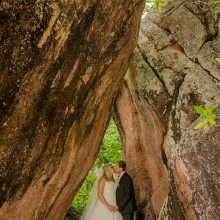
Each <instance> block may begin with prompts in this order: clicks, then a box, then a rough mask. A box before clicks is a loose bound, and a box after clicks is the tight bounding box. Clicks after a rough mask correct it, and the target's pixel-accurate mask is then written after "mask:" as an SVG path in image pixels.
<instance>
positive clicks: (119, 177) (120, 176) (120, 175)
mask: <svg viewBox="0 0 220 220" xmlns="http://www.w3.org/2000/svg"><path fill="white" fill-rule="evenodd" d="M125 172H126V171H124V172H123V173H121V174H119V176H118V183H119V181H120V179H121V178H122V176H123V175H124V173H125Z"/></svg>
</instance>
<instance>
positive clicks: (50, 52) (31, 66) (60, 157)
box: [0, 0, 144, 220]
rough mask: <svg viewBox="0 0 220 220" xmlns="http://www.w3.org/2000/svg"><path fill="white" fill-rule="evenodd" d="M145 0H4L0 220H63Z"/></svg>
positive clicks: (99, 133) (92, 152)
mask: <svg viewBox="0 0 220 220" xmlns="http://www.w3.org/2000/svg"><path fill="white" fill-rule="evenodd" d="M143 7H144V2H143V1H142V0H120V1H119V0H114V1H106V0H102V1H98V0H90V1H65V0H62V1H53V2H48V1H25V0H21V1H1V3H0V9H1V10H0V15H1V16H0V22H1V26H0V33H1V34H0V42H1V43H0V48H1V50H0V51H1V54H0V62H1V66H0V69H1V75H0V90H1V92H0V114H1V118H0V145H1V147H0V207H1V208H0V219H9V220H10V219H16V220H23V219H36V220H39V219H40V220H42V219H48V220H51V219H53V220H56V219H62V218H63V217H64V214H65V212H66V211H67V209H68V208H69V206H70V204H71V202H72V200H73V198H74V195H75V194H76V192H77V190H78V189H79V187H80V184H81V183H82V181H83V179H84V178H85V176H86V174H87V172H88V171H89V169H90V167H91V165H92V164H93V162H94V160H95V157H96V155H97V151H98V149H99V146H100V142H101V140H102V137H103V134H104V131H105V128H106V125H107V123H108V120H109V116H110V110H111V105H112V102H113V97H114V95H115V92H116V90H117V87H118V84H119V82H120V81H121V79H122V78H123V76H124V74H125V72H126V70H127V67H128V60H129V58H130V55H131V53H132V51H133V49H134V47H135V45H136V42H137V36H138V31H139V23H140V17H141V13H142V10H143Z"/></svg>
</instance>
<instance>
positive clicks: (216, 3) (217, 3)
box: [212, 0, 220, 13]
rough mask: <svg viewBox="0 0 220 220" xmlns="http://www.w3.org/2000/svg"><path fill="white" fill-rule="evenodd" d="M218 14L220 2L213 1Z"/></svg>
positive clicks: (217, 0)
mask: <svg viewBox="0 0 220 220" xmlns="http://www.w3.org/2000/svg"><path fill="white" fill-rule="evenodd" d="M212 2H213V4H214V5H215V7H216V10H217V12H218V13H220V0H212Z"/></svg>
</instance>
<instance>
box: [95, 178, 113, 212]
mask: <svg viewBox="0 0 220 220" xmlns="http://www.w3.org/2000/svg"><path fill="white" fill-rule="evenodd" d="M106 181H107V180H106V179H105V178H103V177H102V178H101V179H100V180H99V186H98V196H99V199H100V201H101V202H102V203H103V204H104V205H105V206H106V207H107V208H108V209H109V210H110V211H113V210H114V207H113V206H112V205H110V204H108V203H107V202H106V200H105V198H104V196H103V191H104V187H105V183H106Z"/></svg>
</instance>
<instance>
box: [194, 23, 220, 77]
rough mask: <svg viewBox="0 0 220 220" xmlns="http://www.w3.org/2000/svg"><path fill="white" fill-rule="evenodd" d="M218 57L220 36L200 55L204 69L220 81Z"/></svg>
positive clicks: (219, 54) (203, 49) (219, 55)
mask: <svg viewBox="0 0 220 220" xmlns="http://www.w3.org/2000/svg"><path fill="white" fill-rule="evenodd" d="M219 20H220V19H219ZM219 23H220V21H219ZM217 57H220V34H219V35H218V37H217V38H216V39H215V40H213V41H209V42H207V43H206V44H204V46H203V47H202V49H201V50H200V52H199V55H198V60H199V62H200V64H201V65H202V67H203V68H204V69H205V70H207V71H209V72H210V74H212V76H213V77H214V78H215V79H217V80H218V81H220V64H219V63H217V61H216V60H215V58H217Z"/></svg>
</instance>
